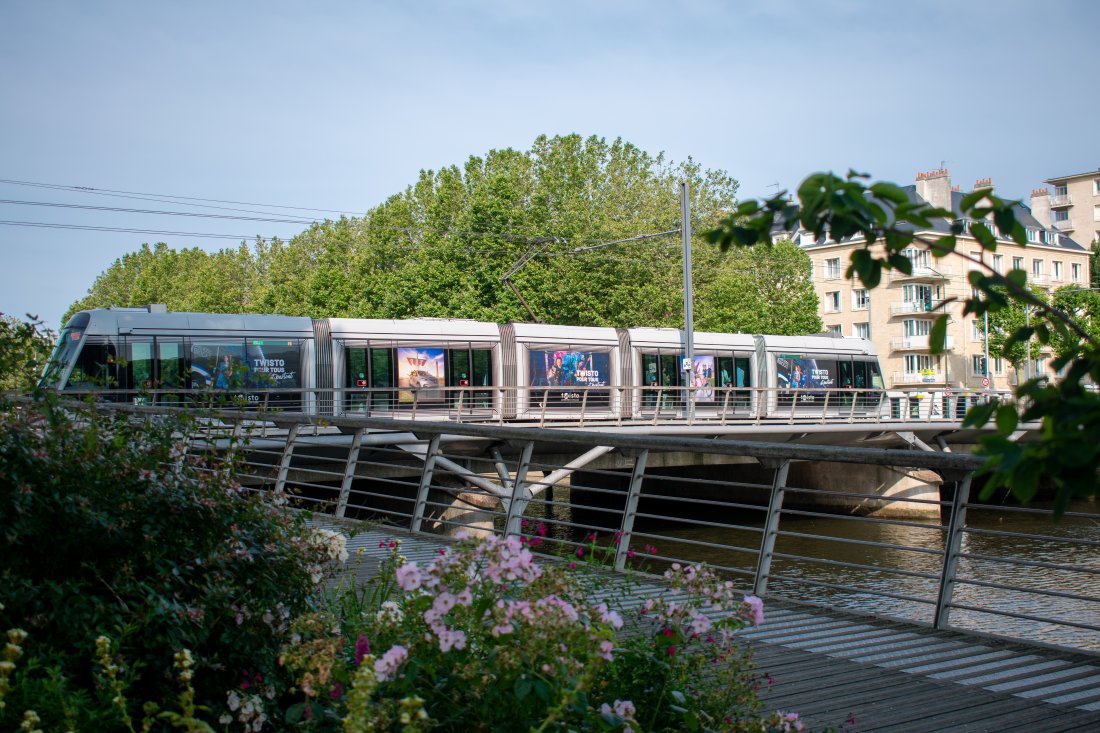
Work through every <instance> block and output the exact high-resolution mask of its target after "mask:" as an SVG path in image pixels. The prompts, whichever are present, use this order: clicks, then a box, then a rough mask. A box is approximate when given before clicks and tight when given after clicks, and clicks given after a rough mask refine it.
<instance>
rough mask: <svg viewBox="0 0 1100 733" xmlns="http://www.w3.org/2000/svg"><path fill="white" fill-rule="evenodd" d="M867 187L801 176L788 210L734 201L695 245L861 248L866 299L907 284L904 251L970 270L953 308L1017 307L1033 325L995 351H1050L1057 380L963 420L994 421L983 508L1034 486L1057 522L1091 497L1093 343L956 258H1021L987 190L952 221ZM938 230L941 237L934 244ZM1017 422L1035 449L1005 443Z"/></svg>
mask: <svg viewBox="0 0 1100 733" xmlns="http://www.w3.org/2000/svg"><path fill="white" fill-rule="evenodd" d="M869 179H870V176H868V175H867V174H865V173H858V172H856V171H849V172H848V174H847V176H845V177H843V178H842V177H840V176H837V175H835V174H833V173H815V174H812V175H810V176H809V177H808V178H806V179H805V180H804V181H803V182H802V184H801V185H800V186H799V188H798V191H797V200H796V199H795V198H794V197H788V194H787V192H785V191H782V192H780V193H778V194H776V195H775V196H773V197H771V198H767V199H761V200H748V201H743V202H741V203H739V204H738V205H737V206H736V207H735V208H734V209H733V210H732V211H731V212H730V214H729V215H728V216H726V217H725V218H724V219H723V220H722V221H721V222H720V223H719V225H718V227H716V228H715V229H713V230H711V231H709V232H707V233H706V234H705V236H706V238H707V240H708V241H709V242H711V243H713V244H717V245H719V246H720V247H721V248H722V249H723V250H726V249H728V248H730V247H731V246H742V247H745V246H754V245H761V244H763V245H767V246H771V245H772V243H773V242H774V241H775V240H776V239H777V238H778V236H779V235H781V234H784V233H786V234H792V233H796V232H798V231H800V230H802V231H806V232H810V233H812V234H813V236H814V237H815V238H816V239H817V240H819V241H820V240H822V239H825V240H831V241H835V242H853V243H859V244H861V245H862V246H860V247H858V248H856V249H855V250H853V252H852V254H851V261H850V264H849V266H848V269H847V272H846V277H849V278H852V277H858V278H859V280H860V281H861V282H862V283H863V285H864V286H865V287H866V288H867V289H874V288H876V287H878V286H879V285H880V284H881V282H882V274H883V271H884V270H897V271H899V272H902V273H904V274H906V275H910V274H912V272H913V261H912V259H911V258H910V257H909V256H907V250H909V249H910V248H913V247H919V248H922V249H923V250H925V251H927V252H929V253H931V254H932V255H933V256H934V257H936V258H943V257H948V256H956V257H959V258H961V259H962V260H963V261H965V262H967V263H968V264H969V265H970V266H971V267H972V269H971V272H970V274H969V276H968V281H969V283H970V285H971V286H972V287H973V289H974V290H973V295H972V297H970V298H968V299H966V300H965V301H964V307H963V315H971V314H973V315H983V314H986V313H995V312H997V311H1000V310H1003V309H1006V308H1008V307H1009V306H1010V303H1011V302H1013V301H1015V302H1018V303H1023V304H1024V305H1025V306H1027V307H1029V308H1032V309H1034V311H1033V312H1034V314H1035V319H1034V321H1033V323H1032V324H1028V325H1024V326H1020V327H1018V328H1016V329H1015V330H1014V331H1013V332H1012V333H1011V334H1010V335H1009V337H1008V338H1007V339H1006V340H1005V343H1004V346H1003V350H1004V351H1005V352H1007V351H1008V350H1009V349H1011V348H1012V347H1013V346H1014V345H1015V344H1018V343H1020V342H1022V341H1026V340H1028V339H1030V338H1032V337H1033V336H1034V337H1035V338H1037V339H1038V340H1039V342H1040V343H1041V344H1056V345H1057V346H1058V353H1057V355H1056V358H1055V359H1054V361H1053V362H1052V363H1051V366H1052V367H1053V368H1054V369H1055V370H1058V371H1062V370H1065V373H1064V376H1063V377H1062V378H1061V379H1060V380H1059V381H1058V382H1056V383H1052V382H1050V381H1049V380H1047V379H1045V378H1035V379H1032V380H1029V381H1028V382H1026V383H1025V384H1023V385H1020V387H1018V388H1017V390H1016V399H1017V404H1015V405H1011V404H1003V405H1002V404H999V403H998V402H997V401H990V402H988V403H985V404H982V405H978V406H976V407H975V408H972V409H971V410H970V412H969V413H968V414H967V416H966V420H965V421H964V424H965V425H968V426H975V427H982V426H984V425H986V424H987V423H988V422H989V421H990V420H994V419H995V428H996V430H995V433H993V434H991V435H987V436H985V437H983V438H982V439H981V450H982V452H983V453H984V454H985V455H986V456H987V458H988V460H987V462H986V465H985V467H984V468H983V472H984V473H985V474H987V475H988V476H989V480H988V481H987V482H986V485H985V488H984V489H983V492H982V496H983V498H988V496H990V495H992V492H993V491H994V490H995V489H996V488H997V487H998V486H1006V487H1008V488H1009V489H1010V490H1011V491H1012V493H1013V495H1015V496H1016V497H1017V498H1018V499H1020V500H1021V501H1029V500H1031V499H1032V498H1034V496H1035V495H1036V493H1037V491H1038V486H1039V481H1040V478H1042V477H1047V478H1049V479H1050V480H1051V481H1053V483H1054V485H1055V488H1056V492H1055V509H1056V512H1057V513H1058V514H1061V513H1062V512H1064V511H1065V508H1066V507H1067V506H1068V503H1069V501H1070V499H1071V498H1073V497H1074V496H1095V495H1096V493H1097V485H1098V478H1097V471H1096V466H1097V464H1098V463H1100V396H1098V395H1097V392H1096V390H1095V388H1093V387H1092V386H1091V385H1089V384H1088V382H1090V381H1091V382H1092V383H1093V384H1095V383H1097V382H1100V339H1098V337H1097V336H1096V335H1095V332H1094V331H1090V330H1089V328H1087V325H1088V324H1084V323H1082V322H1080V321H1079V320H1078V318H1077V317H1075V315H1073V314H1071V313H1069V312H1067V310H1066V309H1064V308H1061V307H1058V306H1057V305H1055V302H1054V300H1053V299H1052V300H1050V301H1048V300H1044V299H1043V298H1041V297H1039V296H1038V295H1037V294H1035V293H1033V292H1032V291H1031V289H1030V288H1029V286H1028V282H1027V273H1026V272H1024V271H1022V270H1012V271H1010V272H1008V273H1007V274H1002V273H1000V272H998V271H996V270H995V269H994V268H993V267H992V266H990V265H989V264H987V263H986V262H985V258H984V257H981V256H980V257H974V256H973V255H970V254H967V253H965V252H961V251H959V250H958V249H957V248H958V245H959V242H960V239H961V238H964V237H965V238H966V241H967V242H970V241H971V240H973V242H975V243H977V244H978V245H979V246H980V247H981V248H982V250H983V252H990V253H992V252H996V250H997V246H998V239H999V237H1000V238H1001V240H1002V241H1003V240H1004V239H1007V240H1008V241H1010V242H1014V243H1015V244H1017V245H1019V246H1021V247H1026V246H1027V243H1028V238H1027V230H1026V228H1025V227H1024V226H1023V224H1021V223H1020V221H1019V220H1018V219H1017V217H1016V213H1015V207H1016V206H1018V205H1019V204H1018V202H1015V201H1009V200H1005V199H1002V198H1000V197H998V196H996V195H995V194H994V193H993V191H992V189H978V190H975V191H973V192H971V193H968V194H966V195H965V196H963V197H962V198H961V200H960V201H959V203H958V210H957V211H956V210H952V209H945V208H941V207H938V206H934V205H932V204H930V203H929V202H926V201H923V200H921V199H919V198H916V199H915V200H914V198H912V197H910V195H909V193H908V192H906V190H905V189H903V188H902V187H900V186H898V185H896V184H894V183H889V182H883V181H880V182H869ZM939 229H942V230H943V233H942V234H938V233H937V230H939ZM1082 310H1083V309H1080V308H1078V309H1077V310H1076V312H1077V313H1079V312H1081V311H1082ZM947 323H948V315H947V313H944V314H943V315H941V316H939V317H938V318H937V319H936V321H935V323H934V324H933V326H932V329H931V333H930V336H929V343H930V347H931V348H930V350H931V351H932V353H934V354H939V353H943V351H944V347H945V343H946V339H947ZM1021 421H1024V422H1031V423H1034V422H1038V423H1041V426H1040V429H1039V430H1038V436H1039V437H1038V440H1037V441H1035V442H1030V443H1026V444H1022V443H1019V442H1018V441H1017V440H1016V438H1017V437H1018V436H1017V435H1016V431H1017V429H1018V427H1019V425H1020V422H1021Z"/></svg>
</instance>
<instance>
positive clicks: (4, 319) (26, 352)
mask: <svg viewBox="0 0 1100 733" xmlns="http://www.w3.org/2000/svg"><path fill="white" fill-rule="evenodd" d="M52 350H53V338H52V335H51V334H49V333H47V332H45V331H43V330H42V329H41V327H40V324H38V323H37V322H35V321H20V320H18V319H15V318H10V317H8V316H6V315H4V314H3V313H0V392H4V391H8V390H20V391H27V390H30V389H33V388H34V387H35V385H36V384H38V379H39V377H41V376H42V370H43V369H44V368H45V366H46V361H47V360H48V359H49V358H50V352H51V351H52Z"/></svg>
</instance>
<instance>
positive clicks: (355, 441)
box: [336, 428, 367, 517]
mask: <svg viewBox="0 0 1100 733" xmlns="http://www.w3.org/2000/svg"><path fill="white" fill-rule="evenodd" d="M366 432H367V429H366V428H359V429H358V430H356V431H355V437H354V438H352V439H351V448H349V449H348V462H347V465H346V466H344V480H343V481H342V482H341V483H340V498H339V499H338V500H337V501H336V516H338V517H343V516H344V515H345V514H346V513H347V509H348V497H349V496H350V495H351V483H352V481H354V480H355V466H356V465H357V464H358V463H359V448H360V447H361V446H362V445H363V434H364V433H366Z"/></svg>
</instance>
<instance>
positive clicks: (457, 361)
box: [446, 349, 473, 387]
mask: <svg viewBox="0 0 1100 733" xmlns="http://www.w3.org/2000/svg"><path fill="white" fill-rule="evenodd" d="M446 377H447V386H448V387H469V386H471V385H472V384H473V382H472V381H471V379H472V378H471V377H470V350H469V349H448V350H447V374H446Z"/></svg>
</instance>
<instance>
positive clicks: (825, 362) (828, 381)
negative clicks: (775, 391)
mask: <svg viewBox="0 0 1100 733" xmlns="http://www.w3.org/2000/svg"><path fill="white" fill-rule="evenodd" d="M775 369H776V384H778V386H779V389H780V390H791V391H792V392H793V391H794V390H823V389H832V388H835V387H836V386H837V363H836V360H835V359H815V358H808V357H804V356H792V355H781V356H778V357H776V360H775ZM793 397H794V395H793V394H792V395H790V396H787V397H786V400H785V402H784V404H788V405H789V404H790V403H791V399H792V398H793ZM824 401H825V394H824V393H817V394H814V393H812V392H810V393H804V394H799V395H798V403H799V404H821V403H823V402H824Z"/></svg>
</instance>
